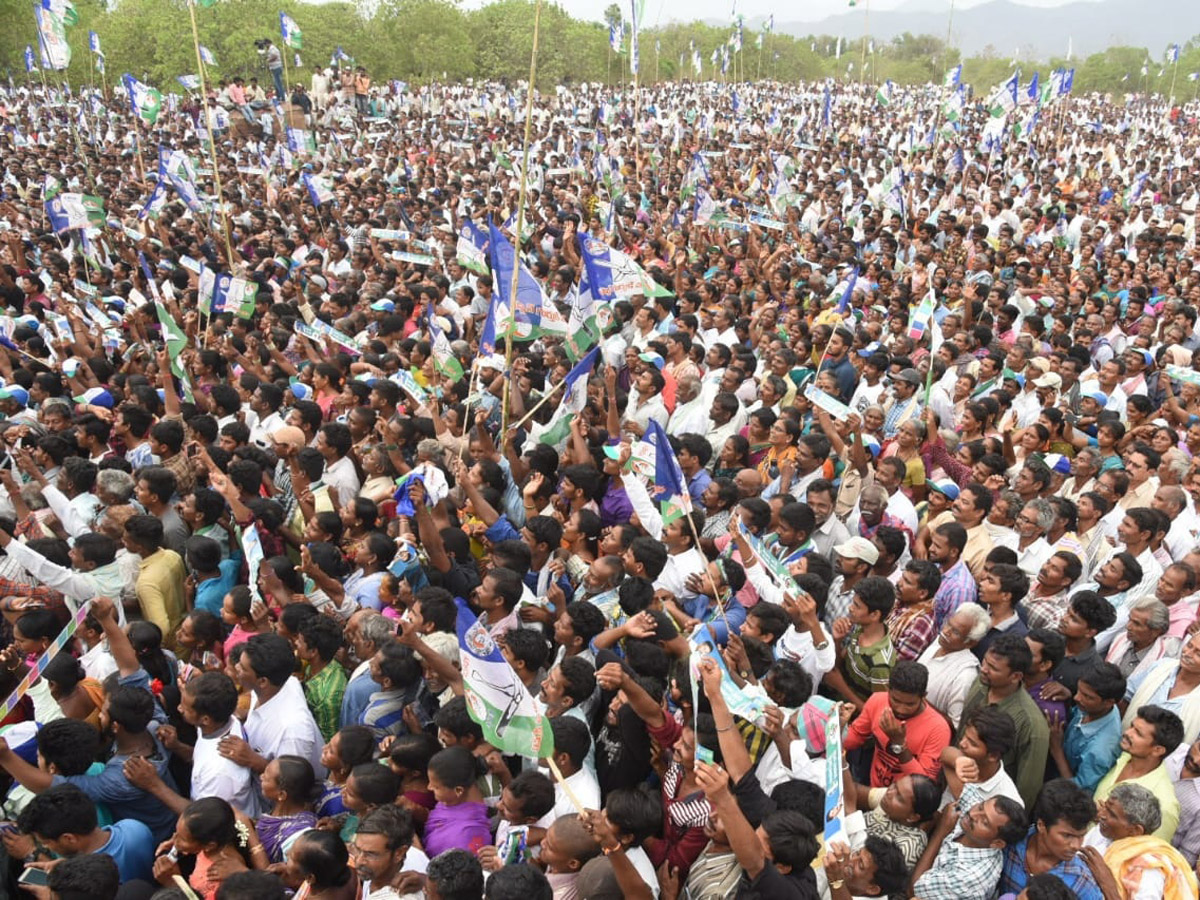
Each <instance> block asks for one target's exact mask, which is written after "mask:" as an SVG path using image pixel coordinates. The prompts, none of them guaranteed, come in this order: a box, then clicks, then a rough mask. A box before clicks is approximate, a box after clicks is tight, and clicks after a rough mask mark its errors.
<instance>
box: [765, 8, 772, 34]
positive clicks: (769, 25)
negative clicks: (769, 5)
mask: <svg viewBox="0 0 1200 900" xmlns="http://www.w3.org/2000/svg"><path fill="white" fill-rule="evenodd" d="M774 29H775V13H771V15H769V16H767V21H766V23H765V24H764V25H763V31H765V32H766V33H767V34H770V33H771V32H772V31H773V30H774Z"/></svg>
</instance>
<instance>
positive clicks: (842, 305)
mask: <svg viewBox="0 0 1200 900" xmlns="http://www.w3.org/2000/svg"><path fill="white" fill-rule="evenodd" d="M857 282H858V266H855V267H854V271H852V272H851V273H850V277H849V278H848V279H846V289H845V290H844V291H842V299H841V300H839V301H838V305H837V311H838V312H839V313H844V312H845V311H846V310H848V309H849V308H850V300H851V299H852V298H853V296H854V285H855V284H856V283H857Z"/></svg>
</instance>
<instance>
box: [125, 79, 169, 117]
mask: <svg viewBox="0 0 1200 900" xmlns="http://www.w3.org/2000/svg"><path fill="white" fill-rule="evenodd" d="M121 80H122V81H123V82H124V84H125V90H127V91H128V92H129V104H130V106H132V107H133V111H134V114H135V115H137V117H138V118H139V119H141V120H142V121H143V122H145V123H146V124H147V125H153V124H154V123H155V122H157V121H158V114H159V112H160V111H161V110H162V94H161V93H159V90H158V88H152V87H150V86H149V85H148V84H142V83H141V82H140V81H138V80H137V79H136V78H134V77H133V76H132V75H130V74H128V73H126V74H125V75H122V76H121Z"/></svg>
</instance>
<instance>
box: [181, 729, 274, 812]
mask: <svg viewBox="0 0 1200 900" xmlns="http://www.w3.org/2000/svg"><path fill="white" fill-rule="evenodd" d="M226 735H232V736H233V737H240V738H243V739H245V737H246V729H245V727H244V726H243V725H242V723H241V722H239V721H238V720H237V717H236V716H235V717H231V718H230V720H229V728H228V729H222V730H221V731H220V732H218V733H217V736H215V737H211V738H206V737H205V736H204V735H203V734H201V733H199V732H197V734H196V747H195V749H194V750H193V751H192V796H193V797H221V798H222V799H224V800H227V801H229V803H230V804H231V805H232V806H233V807H234V808H235V809H239V810H241V811H242V812H244V813H245V814H246V815H248V816H250V818H252V819H253V818H256V817H257V816H258V815H259V813H260V812H261V808H260V806H259V802H258V790H257V789H256V788H255V786H254V776H253V774H252V773H251V771H250V770H249V769H248V768H246V767H245V766H239V765H238V764H237V763H235V762H234V761H233V760H231V759H226V758H225V757H224V756H222V755H221V753H220V751H219V750H218V748H219V747H220V744H221V738H223V737H225V736H226Z"/></svg>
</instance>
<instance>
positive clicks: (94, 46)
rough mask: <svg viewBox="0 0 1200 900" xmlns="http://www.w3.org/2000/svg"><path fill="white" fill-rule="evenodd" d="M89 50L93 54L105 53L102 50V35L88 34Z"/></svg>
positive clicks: (91, 32)
mask: <svg viewBox="0 0 1200 900" xmlns="http://www.w3.org/2000/svg"><path fill="white" fill-rule="evenodd" d="M88 49H89V50H91V51H92V52H93V53H103V52H104V51H102V50H101V49H100V35H98V34H96V32H94V31H89V32H88Z"/></svg>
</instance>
